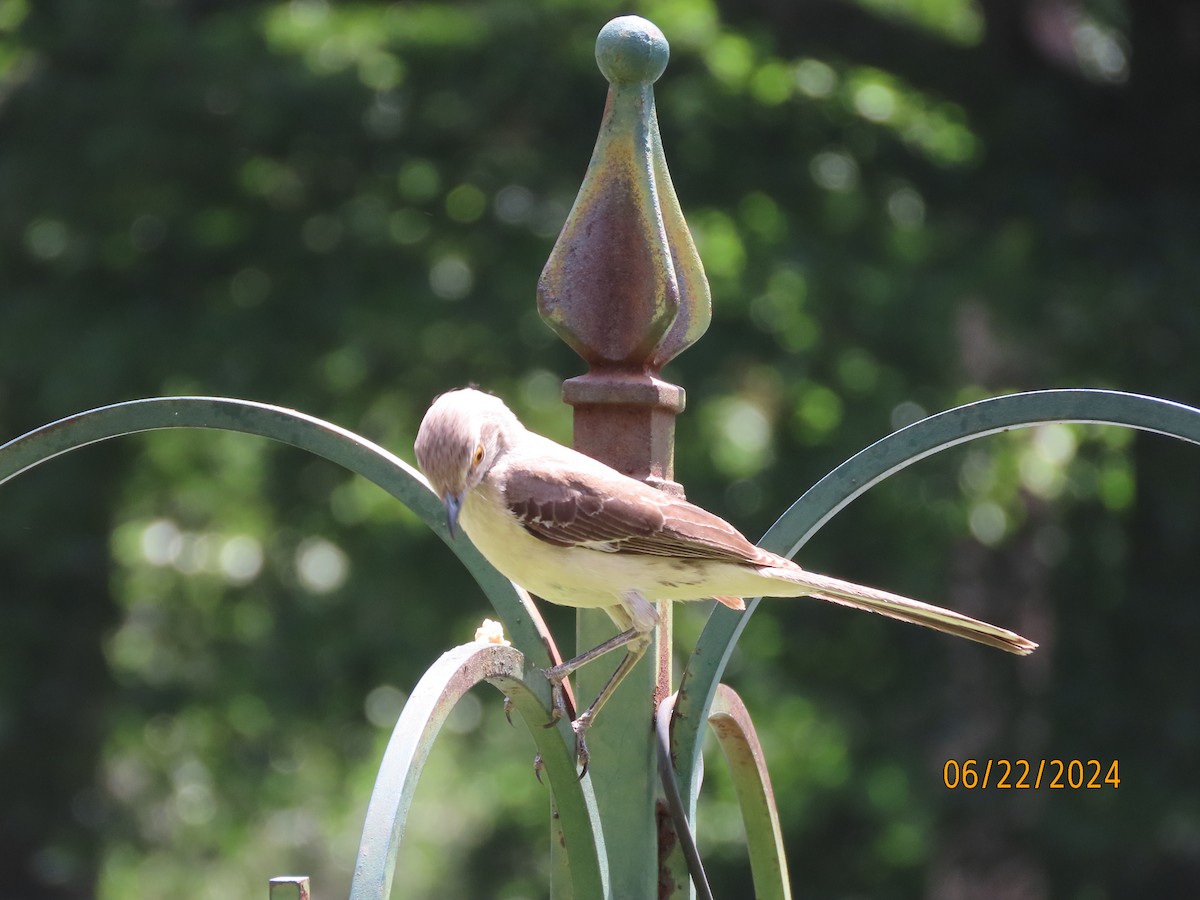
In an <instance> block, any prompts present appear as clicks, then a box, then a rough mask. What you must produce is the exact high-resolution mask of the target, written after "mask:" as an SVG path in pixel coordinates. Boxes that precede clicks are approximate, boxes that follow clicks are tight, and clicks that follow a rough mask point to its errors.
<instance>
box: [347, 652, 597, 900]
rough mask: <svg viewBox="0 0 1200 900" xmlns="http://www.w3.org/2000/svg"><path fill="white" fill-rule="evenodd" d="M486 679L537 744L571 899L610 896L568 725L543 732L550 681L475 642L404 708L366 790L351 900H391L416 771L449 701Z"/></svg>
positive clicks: (442, 662) (591, 801)
mask: <svg viewBox="0 0 1200 900" xmlns="http://www.w3.org/2000/svg"><path fill="white" fill-rule="evenodd" d="M527 675H528V676H529V677H527ZM483 681H486V682H488V683H489V684H492V685H493V686H495V687H496V688H497V689H499V690H500V691H502V692H503V693H504V694H505V696H507V697H508V698H509V699H510V700H512V702H513V706H514V707H516V709H517V711H518V712H520V713H521V718H522V719H523V720H524V721H525V723H526V725H527V727H528V728H529V733H530V734H531V735H532V736H533V739H534V742H535V743H536V744H537V747H538V752H539V753H540V754H541V756H542V762H543V764H544V766H545V771H546V774H547V775H548V776H549V779H550V787H551V790H552V791H553V793H554V802H555V804H556V806H557V808H558V810H559V813H560V817H559V824H560V827H561V829H562V833H563V839H564V841H565V842H566V848H567V853H568V854H569V858H570V870H571V882H572V887H573V889H574V894H573V896H574V897H575V898H576V900H603V898H606V897H607V896H608V870H607V868H606V860H607V857H606V855H605V853H604V838H603V832H602V831H601V827H600V819H599V815H598V813H597V810H596V802H595V797H594V796H593V795H592V792H591V781H590V780H589V779H586V778H585V779H582V780H580V779H579V778H578V777H577V776H576V774H575V759H574V755H573V754H572V752H571V751H570V750H569V749H568V748H569V747H574V741H568V740H567V739H565V737H564V730H566V731H567V733H569V726H568V725H567V724H566V723H562V724H561V725H560V727H559V728H558V729H546V728H543V727H542V723H543V722H544V721H546V719H548V718H549V716H550V712H549V705H548V702H549V696H550V693H549V692H550V687H549V684H548V683H547V681H546V679H545V678H544V677H543V676H542V675H541V673H540V672H537V671H536V670H528V671H527V670H526V668H525V659H524V657H523V656H522V655H521V654H520V653H519V652H518V651H516V650H514V649H512V648H511V647H502V646H498V645H495V644H478V643H477V644H463V645H462V646H459V647H455V648H454V649H452V650H448V651H446V652H445V653H444V654H442V656H441V658H440V659H439V660H438V661H437V662H435V663H434V664H433V665H432V666H431V667H430V668H429V669H428V670H427V671H426V672H425V675H424V676H422V678H421V680H420V682H419V683H418V684H417V686H416V688H415V689H414V690H413V692H412V695H411V696H410V697H409V699H408V702H407V703H406V704H405V705H404V710H403V712H401V714H400V720H399V721H398V722H397V723H396V727H395V728H394V729H393V730H392V738H391V740H390V741H389V742H388V747H387V751H386V752H385V753H384V757H383V763H382V764H381V765H380V767H379V774H378V776H376V779H375V789H374V790H373V791H372V792H371V802H370V804H369V805H368V807H367V816H366V822H365V824H364V825H363V835H362V842H361V843H360V845H359V850H358V862H357V864H356V866H355V869H354V880H353V881H352V882H351V887H350V900H387V898H388V897H389V896H390V895H391V888H392V878H393V876H394V874H395V869H396V854H397V851H398V850H399V848H400V841H401V839H402V838H403V837H404V828H405V824H406V821H407V817H408V811H409V808H410V807H411V806H412V800H413V795H414V793H415V791H416V787H417V781H418V779H419V778H420V776H421V769H422V767H423V766H424V764H425V760H426V758H428V756H429V751H430V749H431V748H432V746H433V742H434V739H435V738H436V737H437V734H438V732H439V731H440V730H441V727H442V725H443V724H444V723H445V721H446V717H447V716H448V715H449V714H450V710H451V709H453V708H454V704H455V703H457V702H458V700H459V699H460V698H461V697H462V696H463V694H465V693H467V691H469V690H470V689H471V688H473V687H474V686H475V685H477V684H479V683H480V682H483ZM531 777H532V775H531Z"/></svg>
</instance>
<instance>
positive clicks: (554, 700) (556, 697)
mask: <svg viewBox="0 0 1200 900" xmlns="http://www.w3.org/2000/svg"><path fill="white" fill-rule="evenodd" d="M542 674H544V675H545V676H546V678H547V680H548V681H549V682H550V721H549V722H547V723H546V724H545V725H543V726H542V727H543V728H553V727H554V726H555V725H557V724H558V723H559V722H560V721H561V720H562V717H563V716H564V715H566V712H567V699H566V692H565V691H564V690H563V683H562V679H561V678H554V677H552V676H551V675H550V674H549V673H548V672H546V671H543V673H542Z"/></svg>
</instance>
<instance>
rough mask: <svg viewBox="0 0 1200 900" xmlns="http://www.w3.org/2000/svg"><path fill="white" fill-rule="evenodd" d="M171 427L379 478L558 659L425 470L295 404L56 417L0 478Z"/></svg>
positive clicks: (527, 603) (510, 625) (518, 630)
mask: <svg viewBox="0 0 1200 900" xmlns="http://www.w3.org/2000/svg"><path fill="white" fill-rule="evenodd" d="M164 428H212V429H220V430H223V431H234V432H241V433H243V434H253V435H258V436H260V437H265V438H271V439H273V440H276V441H281V442H283V443H285V444H291V445H292V446H294V447H299V448H300V449H302V450H307V451H309V452H310V453H314V454H316V455H317V456H321V457H324V458H325V459H328V460H330V461H332V462H334V463H337V464H338V465H341V466H344V467H345V468H347V469H349V470H350V471H352V472H355V473H357V474H359V475H361V476H363V477H364V478H366V479H368V480H369V481H372V482H374V483H375V484H377V485H379V487H381V488H383V489H384V490H385V491H387V492H388V493H389V494H391V495H392V496H393V497H395V498H396V499H397V500H399V501H400V502H401V503H403V504H404V505H405V506H407V507H408V508H409V509H411V510H412V511H413V512H415V513H416V514H417V515H418V516H420V517H421V519H422V520H423V521H424V522H425V524H426V525H428V526H429V527H430V528H431V529H433V531H434V532H435V533H436V534H437V535H438V536H439V537H440V538H441V539H442V540H443V541H445V542H446V543H447V544H448V545H449V546H450V549H451V550H453V551H454V552H455V554H457V556H458V558H459V559H460V560H462V562H463V565H465V566H466V567H467V570H468V571H470V573H471V574H472V575H473V576H474V577H475V580H476V581H477V582H478V583H479V586H480V587H481V588H483V591H484V593H485V594H486V595H487V597H488V599H489V600H490V601H491V603H492V606H493V607H494V608H495V610H496V613H497V615H499V616H500V618H501V620H502V621H503V623H504V628H505V632H506V634H507V635H508V637H509V640H511V641H512V642H513V644H515V645H516V646H517V648H518V649H520V650H521V652H522V653H524V654H525V655H527V656H529V657H530V658H531V659H535V660H538V661H539V662H541V663H542V664H543V665H552V664H553V663H554V662H556V661H558V659H557V650H555V649H554V642H553V639H552V638H551V637H550V632H549V631H548V630H547V628H546V625H545V623H544V622H543V621H542V617H541V614H540V613H539V612H538V611H537V608H536V607H535V606H534V605H533V601H532V600H530V598H529V595H528V594H526V593H525V592H524V591H523V590H520V589H519V588H517V587H515V586H514V585H513V583H512V582H511V581H509V580H508V579H507V578H504V577H503V576H501V575H500V574H499V573H498V572H497V571H496V570H495V569H493V568H492V566H491V564H490V563H489V562H488V561H487V560H485V559H484V558H483V557H482V556H481V555H480V554H479V551H477V550H476V549H475V547H474V546H473V545H472V544H471V542H470V541H468V540H467V539H466V538H464V537H461V536H460V537H459V538H458V539H457V540H455V539H452V538H451V537H450V534H449V532H448V530H447V528H446V516H445V509H444V508H443V507H442V505H441V504H440V503H439V502H438V499H437V497H435V496H434V494H433V491H432V490H431V489H430V488H429V484H428V482H426V481H425V477H424V476H423V475H422V474H421V473H420V472H418V471H417V470H416V469H414V468H413V467H412V466H410V465H408V463H406V462H404V460H402V459H400V458H399V457H397V456H394V455H393V454H391V453H389V452H388V451H387V450H385V449H383V448H382V447H380V446H378V445H376V444H373V443H371V442H370V441H368V440H366V439H365V438H362V437H359V436H358V435H356V434H354V433H353V432H350V431H347V430H346V429H344V428H341V427H339V426H337V425H333V424H331V423H329V422H325V421H322V420H321V419H318V418H315V417H313V416H309V415H306V414H305V413H302V412H297V411H296V410H294V409H287V408H284V407H281V406H271V405H269V404H266V403H255V402H253V401H249V400H232V399H228V398H225V397H155V398H152V399H147V400H131V401H128V402H125V403H116V404H113V405H112V406H102V407H99V408H97V409H92V410H88V411H87V412H82V413H79V414H78V415H74V416H68V417H67V418H65V419H60V420H58V421H57V422H52V423H51V424H49V425H45V426H43V427H41V428H38V429H36V430H34V431H31V432H29V433H28V434H25V435H23V436H21V437H19V438H16V439H15V440H12V441H9V442H8V443H7V444H5V445H4V446H2V447H0V484H3V483H4V482H5V481H7V480H9V479H10V478H14V477H16V476H17V475H20V474H21V473H22V472H25V471H28V470H29V469H31V468H33V467H34V466H37V465H39V464H40V463H44V462H46V461H47V460H49V459H52V458H53V457H55V456H59V455H60V454H63V453H67V452H69V451H71V450H75V449H78V448H80V447H85V446H87V445H88V444H94V443H97V442H99V441H104V440H108V439H110V438H115V437H121V436H123V435H128V434H135V433H138V432H144V431H154V430H158V429H164Z"/></svg>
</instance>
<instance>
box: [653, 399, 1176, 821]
mask: <svg viewBox="0 0 1200 900" xmlns="http://www.w3.org/2000/svg"><path fill="white" fill-rule="evenodd" d="M1055 422H1063V423H1093V424H1102V425H1117V426H1122V427H1126V428H1136V429H1139V430H1142V431H1151V432H1156V433H1158V434H1163V435H1167V436H1169V437H1173V438H1178V439H1180V440H1184V441H1189V442H1191V443H1194V444H1200V409H1195V408H1193V407H1190V406H1185V405H1184V404H1181V403H1174V402H1172V401H1169V400H1162V399H1160V398H1157V397H1147V396H1143V395H1141V394H1128V393H1121V392H1118V391H1101V390H1083V389H1080V390H1050V391H1032V392H1029V393H1023V394H1011V395H1008V396H1004V397H994V398H991V399H988V400H981V401H979V402H977V403H970V404H967V405H965V406H959V407H956V408H955V409H951V410H947V411H946V412H942V413H938V414H937V415H933V416H930V417H929V418H926V419H922V420H921V421H919V422H916V423H914V424H912V425H909V426H907V427H906V428H902V429H900V430H899V431H896V432H894V433H892V434H890V435H888V436H887V437H885V438H882V439H881V440H879V441H877V442H875V443H874V444H872V445H871V446H869V447H867V448H866V449H865V450H862V451H861V452H859V453H858V454H857V455H855V456H853V457H851V458H850V459H849V460H847V461H846V462H844V463H842V464H841V465H840V466H838V467H837V468H836V469H834V470H833V471H832V472H830V473H829V474H828V475H826V476H825V477H824V478H822V479H821V480H820V481H818V482H817V483H816V484H815V485H813V487H812V488H810V489H809V490H808V491H807V492H806V493H805V494H804V495H803V496H802V497H800V499H799V500H797V501H796V502H795V503H794V504H792V506H791V508H789V509H788V510H787V512H785V513H784V514H783V515H782V516H781V517H780V519H779V521H777V522H776V523H775V524H774V525H773V526H771V528H770V530H769V531H768V532H767V534H766V535H765V536H764V537H763V539H762V541H761V544H762V546H764V547H766V548H767V549H768V550H772V551H774V552H776V553H781V554H785V555H787V556H793V555H794V554H795V553H796V551H797V550H799V549H800V547H802V546H803V545H804V544H805V542H807V541H808V540H809V538H811V537H812V536H813V535H814V534H815V533H816V532H817V531H818V530H819V529H820V528H821V527H822V526H823V525H824V524H825V523H826V522H828V521H829V520H830V519H831V518H832V517H833V516H835V515H836V514H837V513H838V512H840V511H841V510H842V509H843V508H845V506H846V505H847V504H849V503H850V502H851V501H852V500H854V499H855V498H856V497H858V496H860V495H861V494H862V493H864V492H865V491H867V490H868V489H869V488H871V487H872V486H874V485H876V484H878V483H879V482H880V481H883V480H884V479H885V478H888V477H890V476H891V475H894V474H895V473H897V472H899V471H900V470H901V469H904V468H907V467H908V466H910V465H912V464H913V463H915V462H917V461H918V460H921V459H924V458H926V457H928V456H931V455H933V454H935V453H938V452H940V451H942V450H946V449H948V448H950V447H954V446H957V445H959V444H962V443H965V442H967V441H971V440H975V439H977V438H981V437H986V436H988V435H993V434H998V433H1000V432H1003V431H1009V430H1012V429H1014V428H1025V427H1029V426H1033V425H1045V424H1050V423H1055ZM758 603H759V600H758V599H754V600H750V601H748V602H747V604H746V610H745V612H740V613H739V612H734V611H732V610H729V609H726V608H725V607H723V606H718V607H717V608H716V609H715V610H714V611H713V614H712V615H711V616H710V617H709V620H708V623H707V624H706V625H705V627H704V630H703V632H702V633H701V635H700V639H699V640H698V641H697V642H696V646H695V648H694V649H693V650H692V655H691V657H690V658H689V660H688V664H687V667H686V669H685V670H684V674H683V677H682V678H681V680H680V688H679V699H678V701H677V702H676V707H675V717H674V722H673V723H672V729H671V738H672V751H673V752H672V756H673V758H674V759H675V763H676V771H677V773H678V776H679V780H680V784H681V787H682V790H683V792H684V796H687V797H690V798H691V803H692V809H691V810H690V811H689V815H690V816H691V817H693V819H694V809H695V798H696V794H697V791H698V784H697V782H698V778H697V775H698V770H699V756H700V740H699V738H700V733H699V731H700V729H699V725H700V723H701V722H703V721H704V720H705V718H706V717H707V713H708V711H709V709H710V708H711V706H712V703H713V698H714V696H715V694H716V692H717V686H718V684H719V683H720V680H721V675H722V673H723V672H724V671H725V665H726V663H727V662H728V660H729V656H730V654H731V653H732V652H733V648H734V645H735V644H736V642H737V639H738V637H739V636H740V635H741V633H742V629H744V628H745V627H746V623H747V622H749V620H750V616H751V615H752V614H753V613H754V610H755V609H756V608H757V606H758Z"/></svg>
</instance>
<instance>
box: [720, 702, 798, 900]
mask: <svg viewBox="0 0 1200 900" xmlns="http://www.w3.org/2000/svg"><path fill="white" fill-rule="evenodd" d="M708 724H709V725H710V726H711V727H712V729H713V731H714V732H715V733H716V735H717V742H718V743H719V744H720V746H721V750H722V751H723V752H724V753H725V759H726V760H727V761H728V763H729V769H730V771H731V772H732V773H733V787H734V790H735V791H736V792H737V798H738V805H739V806H740V807H741V811H742V822H743V823H744V824H745V826H746V845H747V846H748V848H749V850H750V871H751V873H752V875H753V877H754V896H755V897H756V898H758V900H791V896H792V886H791V882H790V881H789V880H788V869H787V855H786V853H785V852H784V849H783V830H782V829H781V828H780V827H779V810H778V809H777V808H776V806H775V792H774V791H773V790H772V789H771V776H770V775H769V774H768V773H767V761H766V758H765V757H764V756H763V749H762V744H760V743H759V740H758V734H757V732H755V730H754V723H753V722H751V721H750V713H749V711H748V710H747V709H746V706H745V704H744V703H742V698H741V697H739V696H738V695H737V692H736V691H734V690H733V688H731V687H729V686H728V685H725V684H722V685H718V686H717V693H716V695H715V696H714V698H713V704H712V709H711V710H710V711H709V714H708Z"/></svg>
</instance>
